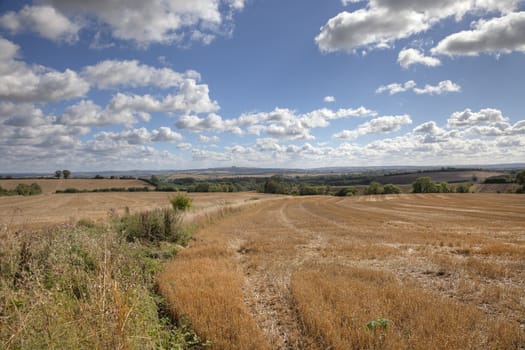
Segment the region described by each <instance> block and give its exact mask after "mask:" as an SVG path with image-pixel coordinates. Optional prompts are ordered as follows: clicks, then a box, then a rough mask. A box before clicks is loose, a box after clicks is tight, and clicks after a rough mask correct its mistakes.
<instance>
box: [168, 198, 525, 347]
mask: <svg viewBox="0 0 525 350" xmlns="http://www.w3.org/2000/svg"><path fill="white" fill-rule="evenodd" d="M524 227H525V201H524V200H523V196H519V195H502V194H500V195H496V194H447V195H444V194H433V195H387V196H377V197H376V196H368V197H353V198H334V197H310V198H288V199H278V200H275V201H266V202H257V203H254V204H253V205H251V206H249V207H246V208H244V209H243V210H242V211H240V212H238V213H231V214H230V215H228V216H226V217H225V218H224V219H222V220H220V221H217V222H215V223H214V224H213V225H209V226H206V227H204V228H203V229H201V230H200V231H199V232H198V233H197V234H196V238H197V240H196V241H195V242H193V243H192V244H191V245H190V247H189V248H188V249H186V250H184V252H182V253H181V254H179V255H178V256H177V257H176V258H175V259H174V260H173V263H171V264H170V265H169V266H168V267H167V268H166V269H165V270H164V272H163V274H162V275H161V278H160V281H159V285H160V288H161V291H162V293H163V294H164V295H165V297H166V298H167V300H168V303H169V307H170V309H171V311H172V312H173V313H174V315H175V316H177V317H179V318H188V319H189V320H191V322H192V324H193V326H194V328H195V330H196V331H197V333H198V334H200V335H202V336H203V337H205V338H206V339H209V340H211V341H212V344H213V345H214V346H213V348H216V349H266V348H272V349H299V348H300V349H320V348H333V349H366V348H370V349H385V348H387V349H398V348H414V349H428V348H433V349H481V348H487V349H523V348H524V347H525V330H524V327H525V318H524V315H525V298H524V297H523V296H524V295H525V231H524V229H523V228H524ZM374 320H376V321H378V322H379V321H381V322H383V323H381V322H379V323H370V322H371V321H374ZM367 325H368V326H367Z"/></svg>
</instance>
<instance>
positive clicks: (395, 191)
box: [383, 184, 402, 194]
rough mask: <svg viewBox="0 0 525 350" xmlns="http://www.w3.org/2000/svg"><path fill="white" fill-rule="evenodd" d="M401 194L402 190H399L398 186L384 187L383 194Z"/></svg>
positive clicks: (389, 185) (388, 185)
mask: <svg viewBox="0 0 525 350" xmlns="http://www.w3.org/2000/svg"><path fill="white" fill-rule="evenodd" d="M401 192H402V191H401V188H399V187H398V186H396V185H394V184H386V185H385V186H384V187H383V193H384V194H399V193H401Z"/></svg>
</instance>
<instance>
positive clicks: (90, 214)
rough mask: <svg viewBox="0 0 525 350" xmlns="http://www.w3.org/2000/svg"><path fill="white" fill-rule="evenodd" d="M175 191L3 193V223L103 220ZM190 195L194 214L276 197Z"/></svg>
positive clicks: (159, 204)
mask: <svg viewBox="0 0 525 350" xmlns="http://www.w3.org/2000/svg"><path fill="white" fill-rule="evenodd" d="M67 181H70V180H67ZM93 181H98V180H93ZM101 181H104V180H101ZM110 181H118V180H110ZM122 181H127V180H122ZM174 195H175V194H174V193H167V192H133V193H129V192H108V193H73V194H47V195H39V196H29V197H23V196H10V197H0V225H8V226H24V227H25V228H33V227H42V226H45V225H49V224H59V223H64V222H70V223H75V222H77V221H78V220H80V219H91V220H95V221H100V220H105V219H107V218H108V216H111V215H114V214H123V213H125V212H127V211H130V212H138V211H144V210H151V209H154V208H164V207H169V206H170V202H169V198H170V197H171V196H174ZM190 197H191V198H192V199H193V200H194V203H193V204H194V210H193V211H192V212H191V213H189V215H190V216H191V215H194V214H196V213H199V214H202V213H203V212H205V211H206V210H213V209H214V208H219V207H221V206H225V205H240V204H242V203H244V202H247V201H252V200H253V199H255V198H259V199H262V198H272V196H269V195H264V194H259V193H257V194H255V193H247V192H244V193H232V194H228V195H225V194H222V193H221V194H199V193H192V194H191V195H190Z"/></svg>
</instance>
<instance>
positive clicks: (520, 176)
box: [516, 170, 525, 193]
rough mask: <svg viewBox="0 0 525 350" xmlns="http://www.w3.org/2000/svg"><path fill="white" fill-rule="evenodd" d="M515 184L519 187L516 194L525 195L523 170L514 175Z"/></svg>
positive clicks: (524, 171)
mask: <svg viewBox="0 0 525 350" xmlns="http://www.w3.org/2000/svg"><path fill="white" fill-rule="evenodd" d="M516 182H517V183H518V184H520V185H521V188H518V190H517V191H516V192H517V193H525V170H521V171H519V172H518V173H517V174H516Z"/></svg>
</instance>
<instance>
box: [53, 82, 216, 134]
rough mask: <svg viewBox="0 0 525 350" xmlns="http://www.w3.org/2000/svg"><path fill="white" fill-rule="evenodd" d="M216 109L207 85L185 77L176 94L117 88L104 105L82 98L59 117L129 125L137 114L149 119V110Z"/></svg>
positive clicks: (71, 121) (73, 121)
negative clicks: (129, 91)
mask: <svg viewBox="0 0 525 350" xmlns="http://www.w3.org/2000/svg"><path fill="white" fill-rule="evenodd" d="M218 109H219V105H218V103H217V102H216V101H212V100H210V98H209V95H208V87H207V86H206V85H197V84H196V83H195V82H194V81H191V80H190V81H188V80H186V81H184V82H183V83H182V86H181V89H180V91H179V93H178V94H176V95H172V94H168V95H166V96H165V97H164V98H163V99H156V98H155V97H153V96H151V95H142V96H141V95H133V94H131V95H128V94H123V93H120V92H119V93H116V94H115V95H114V96H113V97H112V98H111V100H110V101H109V103H108V105H107V106H106V108H104V109H102V108H101V107H100V106H98V105H97V104H95V103H93V102H92V101H85V100H82V101H80V102H79V103H77V104H75V105H72V106H70V107H68V108H66V109H65V111H64V113H63V114H62V115H61V116H60V118H59V120H60V122H61V123H63V124H68V125H86V126H89V125H98V126H102V125H115V124H125V125H132V124H135V123H137V120H138V119H137V118H139V119H141V120H144V121H148V120H150V118H151V115H150V113H168V114H171V113H182V114H186V113H191V112H195V113H211V112H214V111H216V110H218ZM184 118H185V117H184ZM197 118H198V117H197Z"/></svg>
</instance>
